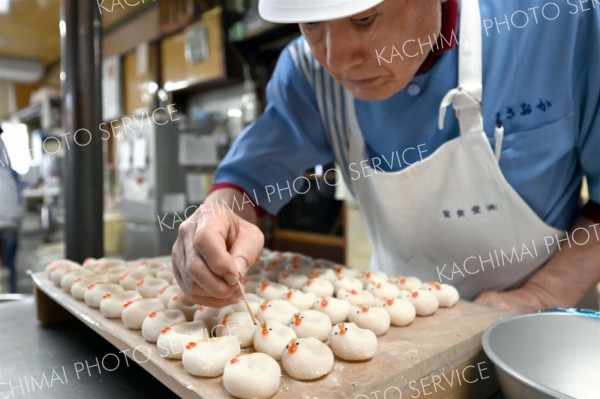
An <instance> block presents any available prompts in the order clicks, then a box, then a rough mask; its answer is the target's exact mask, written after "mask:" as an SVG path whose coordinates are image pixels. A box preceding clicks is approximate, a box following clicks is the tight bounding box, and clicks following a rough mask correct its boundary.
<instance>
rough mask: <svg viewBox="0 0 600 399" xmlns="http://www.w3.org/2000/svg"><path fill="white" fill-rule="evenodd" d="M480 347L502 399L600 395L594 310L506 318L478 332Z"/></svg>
mask: <svg viewBox="0 0 600 399" xmlns="http://www.w3.org/2000/svg"><path fill="white" fill-rule="evenodd" d="M483 349H484V351H485V353H486V354H487V356H488V357H489V358H490V360H491V361H492V362H493V363H494V366H495V369H496V375H497V376H498V381H499V383H500V388H501V389H502V392H503V393H504V395H505V396H506V398H508V399H523V398H525V399H537V398H561V399H562V398H577V399H580V398H581V399H586V398H594V399H598V398H600V313H596V312H590V311H577V310H554V311H549V312H544V313H535V314H529V315H524V316H516V317H511V318H508V319H505V320H502V321H500V322H498V323H496V324H494V325H492V326H491V327H489V328H488V329H487V330H486V331H485V332H484V334H483Z"/></svg>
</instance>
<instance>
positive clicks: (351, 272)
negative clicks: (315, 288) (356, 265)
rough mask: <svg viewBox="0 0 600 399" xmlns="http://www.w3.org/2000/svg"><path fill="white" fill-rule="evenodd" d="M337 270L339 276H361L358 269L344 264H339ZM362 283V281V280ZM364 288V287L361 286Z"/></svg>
mask: <svg viewBox="0 0 600 399" xmlns="http://www.w3.org/2000/svg"><path fill="white" fill-rule="evenodd" d="M334 270H335V274H337V276H338V277H354V278H357V277H361V273H360V272H359V271H358V270H356V269H351V268H349V267H346V266H343V265H337V266H335V268H334ZM361 284H362V282H361ZM361 289H362V287H361Z"/></svg>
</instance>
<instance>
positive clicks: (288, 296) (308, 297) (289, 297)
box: [283, 289, 317, 310]
mask: <svg viewBox="0 0 600 399" xmlns="http://www.w3.org/2000/svg"><path fill="white" fill-rule="evenodd" d="M283 299H284V300H286V301H288V302H289V303H291V304H292V305H294V306H295V307H297V308H298V309H300V310H307V309H310V308H312V307H313V304H314V303H315V301H316V299H317V295H316V294H315V293H314V292H303V291H299V290H294V289H291V290H289V291H288V292H286V293H285V294H284V296H283Z"/></svg>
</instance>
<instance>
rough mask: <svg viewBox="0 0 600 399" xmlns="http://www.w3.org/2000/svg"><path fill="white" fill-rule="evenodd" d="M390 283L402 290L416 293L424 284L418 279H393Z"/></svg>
mask: <svg viewBox="0 0 600 399" xmlns="http://www.w3.org/2000/svg"><path fill="white" fill-rule="evenodd" d="M389 282H390V283H392V284H394V285H395V286H397V287H398V288H400V289H401V290H407V291H414V290H418V289H419V287H420V286H421V285H423V283H422V282H421V280H420V279H418V278H417V277H403V276H396V277H391V278H390V279H389Z"/></svg>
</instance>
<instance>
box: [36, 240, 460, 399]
mask: <svg viewBox="0 0 600 399" xmlns="http://www.w3.org/2000/svg"><path fill="white" fill-rule="evenodd" d="M171 267H172V266H171V261H170V258H156V259H153V260H138V261H133V262H124V261H121V260H116V259H99V260H96V259H88V260H86V261H85V262H84V264H83V267H81V266H80V265H79V264H76V263H73V262H70V261H66V260H61V261H55V262H52V263H51V264H49V265H48V267H47V268H46V271H47V273H48V276H49V278H50V280H52V282H53V283H54V284H55V285H57V286H60V287H61V288H62V289H63V290H65V291H66V292H69V293H71V295H72V296H73V297H74V298H76V299H78V300H83V301H85V303H86V304H87V305H88V306H90V307H92V308H99V309H100V311H101V313H102V314H103V315H104V316H105V317H107V318H121V319H122V322H123V324H124V326H125V327H127V328H129V329H132V330H141V333H142V336H143V338H144V339H145V340H146V341H148V342H152V343H156V344H157V348H158V351H159V353H160V354H161V356H163V357H166V358H170V359H181V360H182V363H183V367H184V368H185V370H186V371H188V372H189V373H190V374H192V375H195V376H199V377H217V376H220V375H221V374H223V384H224V386H225V389H226V390H227V391H228V392H229V393H230V394H231V395H233V396H236V397H239V398H268V397H270V396H272V395H273V394H275V393H276V392H277V390H278V389H279V381H280V377H281V369H280V367H279V363H277V361H279V360H280V361H281V363H282V365H283V368H284V369H285V371H286V373H287V374H288V375H289V376H290V377H292V378H296V379H299V380H314V379H317V378H320V377H322V376H324V375H326V374H328V373H329V372H330V371H331V370H332V368H333V364H334V356H333V355H334V354H335V355H336V356H337V357H338V358H340V359H344V360H348V361H357V360H368V359H370V358H372V357H373V356H374V355H375V352H376V349H377V338H376V336H377V335H382V334H385V333H386V332H387V331H388V329H389V328H390V324H391V325H395V326H407V325H409V324H410V323H412V321H413V320H414V318H415V316H416V315H419V316H429V315H432V314H434V313H435V311H436V310H437V309H438V307H440V306H441V307H451V306H454V305H455V304H456V303H457V302H458V299H459V295H458V292H457V291H456V289H455V288H454V287H452V286H449V285H446V284H437V283H434V282H431V283H425V284H423V283H422V282H421V281H420V280H419V279H418V278H415V277H408V278H403V277H393V278H388V276H387V275H385V274H384V273H377V272H376V273H368V272H367V273H360V272H358V271H356V270H354V269H350V268H347V267H344V266H341V265H337V264H335V263H332V262H329V261H325V260H313V259H312V258H309V257H306V256H302V255H299V254H293V253H280V252H269V251H265V252H263V254H262V255H261V257H260V258H259V259H258V260H257V263H256V265H254V266H253V267H252V268H251V269H250V273H249V274H248V275H247V276H246V277H245V278H244V281H243V283H244V285H245V290H246V292H247V295H246V296H247V299H248V301H249V304H250V308H251V311H252V313H253V314H254V315H255V317H256V318H257V319H258V320H260V322H261V324H260V325H259V326H255V325H254V323H253V322H252V319H251V317H250V315H249V314H248V312H247V310H246V307H245V305H244V304H243V302H241V301H240V302H238V303H237V304H235V305H231V306H227V307H224V308H221V309H217V308H209V307H205V306H198V305H196V304H194V303H192V302H190V301H189V300H188V299H187V298H186V297H185V296H184V295H183V293H182V291H181V290H180V289H179V287H178V286H177V285H176V284H175V280H174V278H173V274H172V272H171ZM273 280H276V281H277V282H274V281H273ZM334 294H335V296H334ZM325 342H328V343H329V346H328V345H327V344H326V343H325ZM251 347H253V348H254V350H255V351H257V352H255V353H252V354H241V349H242V348H251ZM330 348H331V349H330ZM332 350H333V353H332Z"/></svg>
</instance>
